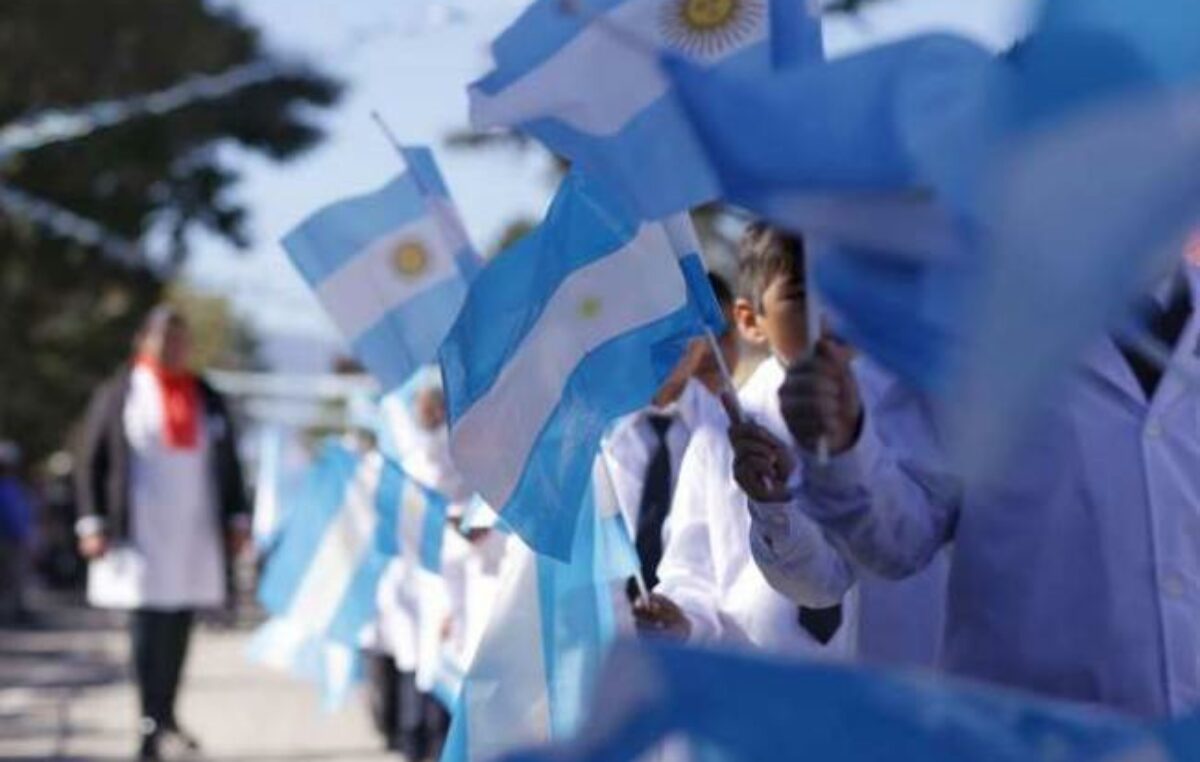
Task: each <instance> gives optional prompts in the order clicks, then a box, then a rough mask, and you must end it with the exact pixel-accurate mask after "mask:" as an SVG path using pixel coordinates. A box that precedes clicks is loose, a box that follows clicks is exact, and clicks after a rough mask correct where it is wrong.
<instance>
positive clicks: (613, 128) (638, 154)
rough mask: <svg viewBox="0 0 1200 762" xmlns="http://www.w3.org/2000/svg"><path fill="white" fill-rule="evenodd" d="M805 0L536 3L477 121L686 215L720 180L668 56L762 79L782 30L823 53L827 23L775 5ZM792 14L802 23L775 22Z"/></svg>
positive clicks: (502, 58) (715, 191)
mask: <svg viewBox="0 0 1200 762" xmlns="http://www.w3.org/2000/svg"><path fill="white" fill-rule="evenodd" d="M801 2H802V0H574V1H573V2H570V3H568V2H564V1H563V0H537V2H534V3H533V5H532V6H530V8H529V9H528V10H527V11H526V12H525V13H524V14H522V15H521V17H520V18H519V19H517V21H516V22H515V23H514V24H513V25H512V26H511V27H510V28H509V29H507V30H506V31H505V32H504V33H503V34H502V35H501V36H500V37H499V38H498V39H496V41H495V42H494V43H493V45H492V54H493V58H494V59H495V69H494V70H493V71H491V72H490V73H489V74H488V75H487V76H485V77H484V78H483V79H481V80H479V81H478V82H476V83H475V84H474V85H472V87H471V89H470V96H471V122H472V124H473V125H474V126H475V127H476V128H486V127H515V128H518V129H521V130H523V131H525V132H528V133H529V134H531V135H533V136H534V137H535V138H537V139H538V140H540V141H541V142H542V143H544V144H545V145H546V146H547V147H548V148H550V150H552V151H554V152H555V153H558V154H561V155H562V156H564V157H566V158H568V159H570V161H571V162H572V164H573V165H574V166H576V167H578V168H580V169H582V170H583V171H585V172H587V173H588V174H590V175H592V176H594V177H595V178H596V179H597V180H599V181H601V182H604V183H605V184H607V185H609V187H611V188H613V189H615V190H617V191H619V192H621V193H623V194H625V196H626V198H627V199H628V200H630V202H631V203H633V204H634V206H635V207H636V208H637V210H638V212H639V213H640V214H641V215H642V216H643V217H644V218H645V219H659V218H662V217H665V216H667V215H669V214H672V213H675V212H680V211H684V210H686V209H688V208H690V207H693V206H696V205H697V204H700V203H703V202H706V201H711V200H713V199H715V198H717V197H718V196H719V195H720V186H719V184H718V181H717V177H716V175H715V174H714V173H713V172H712V170H711V169H710V168H709V166H708V162H707V160H706V158H705V152H704V149H703V147H702V146H701V145H700V143H699V142H698V141H697V139H696V137H695V136H694V135H693V133H692V129H691V127H690V125H689V124H688V121H687V119H686V117H685V116H684V114H683V112H682V111H681V110H680V108H679V106H678V104H677V103H676V102H675V100H674V97H673V95H672V92H671V86H670V84H669V82H668V80H667V78H666V77H665V76H664V75H663V73H662V71H661V70H660V68H659V58H660V56H675V57H680V58H684V59H686V60H689V61H692V62H695V63H696V64H698V65H700V66H703V67H705V68H710V67H711V68H715V69H720V70H722V71H730V72H739V73H743V74H746V75H747V76H755V75H761V74H762V73H764V72H767V71H770V69H771V66H772V50H771V38H772V34H773V33H777V34H782V35H785V37H786V41H787V43H788V45H789V46H801V47H803V48H804V49H805V50H806V51H808V55H809V56H810V57H811V59H812V60H818V59H819V58H820V55H821V32H820V25H819V23H818V21H817V20H816V19H814V18H812V17H811V16H810V15H809V14H807V13H779V12H777V10H776V9H775V8H774V7H773V6H774V5H777V4H780V3H783V4H787V3H794V4H795V5H797V6H799V5H801ZM785 19H786V20H787V23H788V24H790V25H793V26H798V28H786V29H773V27H775V26H777V25H782V24H783V23H784V20H785ZM801 57H803V56H801Z"/></svg>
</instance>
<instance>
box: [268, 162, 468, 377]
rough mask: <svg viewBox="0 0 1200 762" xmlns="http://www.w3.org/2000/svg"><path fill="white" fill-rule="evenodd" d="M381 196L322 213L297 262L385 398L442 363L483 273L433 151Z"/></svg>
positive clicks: (292, 237)
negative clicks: (471, 288) (445, 345)
mask: <svg viewBox="0 0 1200 762" xmlns="http://www.w3.org/2000/svg"><path fill="white" fill-rule="evenodd" d="M401 153H402V155H403V157H404V161H405V162H406V164H407V166H408V171H407V172H405V173H404V174H403V175H400V176H399V177H397V178H396V179H394V180H392V181H391V182H389V183H388V184H387V185H385V186H383V187H382V188H380V189H379V190H377V191H375V192H373V193H369V194H366V195H364V196H358V197H355V198H349V199H346V200H343V201H339V202H338V203H336V204H333V205H331V206H327V207H325V208H324V209H322V210H320V211H318V212H316V213H315V214H313V215H312V216H310V217H309V218H308V219H306V220H305V221H304V222H303V223H301V224H300V225H299V226H298V227H297V228H296V229H295V230H293V231H292V232H290V233H288V235H287V236H286V237H285V238H284V239H283V246H284V248H285V249H287V252H288V256H289V257H290V258H291V260H292V263H293V264H294V265H295V266H296V269H297V270H299V271H300V274H301V275H302V276H303V277H304V280H305V281H306V282H307V283H308V284H309V286H311V287H312V289H313V291H315V292H316V295H317V298H318V299H319V300H320V301H321V304H322V305H324V307H325V310H326V311H327V312H328V313H329V316H330V317H331V318H332V319H333V322H334V323H335V324H336V325H337V327H338V328H339V329H340V330H341V332H342V334H343V335H344V336H345V337H346V340H347V341H349V342H350V346H351V348H352V350H353V352H354V355H355V357H357V358H358V359H359V360H360V361H361V362H362V364H363V365H364V366H366V368H367V370H369V371H370V372H371V374H372V375H373V376H375V378H376V380H378V381H379V383H380V385H381V386H382V387H383V388H384V390H385V391H386V390H390V389H393V388H395V387H397V386H399V385H400V384H402V383H403V382H404V380H405V379H406V378H408V377H409V376H410V375H411V374H412V373H413V372H415V371H416V370H417V369H418V368H419V367H420V366H421V365H422V364H423V363H427V362H429V361H430V360H432V359H433V357H434V355H435V354H436V353H437V348H438V345H439V344H441V342H442V339H443V338H444V337H445V335H446V330H447V329H448V328H449V327H450V324H451V323H453V322H454V316H455V315H456V314H457V313H458V308H459V306H460V305H461V304H462V300H463V297H464V295H465V294H466V291H467V284H468V283H469V282H470V280H471V278H472V277H473V276H474V274H475V272H476V271H477V270H478V268H479V257H478V255H477V254H476V253H475V251H474V249H473V248H472V247H471V244H470V242H469V241H468V239H467V235H466V232H465V231H464V229H463V227H462V224H461V222H460V220H459V217H458V212H457V211H456V210H455V208H454V205H453V202H451V200H450V194H449V192H448V191H447V189H446V185H445V183H443V182H442V176H441V174H440V173H439V172H438V169H437V165H436V164H435V163H434V160H433V154H432V153H430V151H429V149H427V148H403V149H401Z"/></svg>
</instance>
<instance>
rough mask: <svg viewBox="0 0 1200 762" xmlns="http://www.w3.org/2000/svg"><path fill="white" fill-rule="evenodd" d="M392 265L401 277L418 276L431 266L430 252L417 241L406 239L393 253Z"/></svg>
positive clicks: (410, 277)
mask: <svg viewBox="0 0 1200 762" xmlns="http://www.w3.org/2000/svg"><path fill="white" fill-rule="evenodd" d="M392 267H393V268H395V270H396V273H397V274H399V275H400V277H401V278H406V279H412V278H416V277H418V276H420V275H421V273H423V272H425V270H426V268H427V267H429V253H428V252H427V251H425V247H424V246H422V245H421V244H419V243H417V242H416V241H405V242H404V243H402V244H400V245H399V246H397V247H396V249H395V252H394V253H393V254H392Z"/></svg>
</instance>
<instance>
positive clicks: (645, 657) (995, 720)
mask: <svg viewBox="0 0 1200 762" xmlns="http://www.w3.org/2000/svg"><path fill="white" fill-rule="evenodd" d="M602 675H603V678H602V682H601V685H600V689H599V691H598V692H597V694H596V697H595V701H594V703H593V704H592V706H591V707H590V712H589V715H588V717H589V722H588V726H587V727H586V728H585V729H584V731H583V732H582V733H581V734H580V735H579V736H578V737H577V739H576V740H575V741H574V742H573V743H570V744H569V745H567V744H561V745H558V746H556V747H550V748H546V749H542V750H535V751H529V752H525V753H514V754H510V755H507V756H504V757H501V758H500V759H501V760H503V762H550V760H559V759H567V758H569V759H571V760H575V761H576V762H632V761H633V760H635V759H644V758H646V757H645V756H644V755H645V754H646V753H647V752H648V751H650V750H651V749H653V748H655V745H656V744H658V743H660V742H662V741H663V740H665V739H666V738H667V736H668V735H672V736H675V737H678V736H679V735H682V736H684V737H686V738H688V739H689V740H693V741H700V742H702V743H704V744H705V745H706V746H708V747H711V748H713V749H714V750H715V752H716V753H717V754H718V758H720V759H726V760H731V761H732V760H736V762H776V760H780V759H788V758H798V759H800V758H802V759H812V760H839V761H840V762H868V761H870V762H876V761H877V760H893V759H894V760H922V762H961V760H973V761H975V762H1028V761H1029V760H1039V759H1054V760H1059V761H1060V762H1093V761H1094V760H1113V761H1114V762H1115V760H1126V759H1127V760H1134V759H1139V760H1140V759H1145V760H1159V761H1161V762H1170V761H1171V760H1179V761H1180V762H1182V760H1185V759H1192V758H1193V756H1191V755H1194V753H1195V751H1196V749H1195V747H1191V748H1190V749H1186V750H1185V749H1182V748H1180V750H1179V756H1172V755H1171V754H1170V753H1169V751H1168V750H1169V749H1172V748H1177V747H1180V746H1182V745H1183V744H1187V743H1188V730H1189V728H1187V727H1186V726H1187V725H1188V723H1187V722H1184V723H1176V724H1175V725H1173V726H1170V727H1168V729H1167V731H1166V732H1164V731H1162V730H1160V729H1158V728H1155V727H1153V726H1151V725H1148V724H1144V723H1142V722H1139V721H1138V720H1136V719H1131V718H1129V717H1127V716H1124V715H1119V714H1116V713H1109V712H1106V711H1103V710H1100V709H1093V708H1089V707H1086V706H1081V705H1079V704H1073V703H1067V702H1053V701H1048V700H1038V699H1035V698H1030V697H1028V696H1027V695H1025V694H1021V693H1015V692H1009V691H1005V690H1002V689H998V688H990V687H985V686H977V685H972V684H968V683H958V682H955V681H948V680H946V679H945V678H942V677H936V676H921V675H901V674H894V673H887V672H884V671H881V670H871V669H867V668H863V667H850V666H843V665H831V664H822V663H819V662H811V663H805V662H800V661H790V660H780V659H775V658H771V657H768V656H764V655H761V654H758V655H756V654H737V653H733V652H729V653H721V652H718V651H707V650H701V649H695V648H685V647H681V646H677V645H672V644H668V643H666V642H663V641H652V640H643V641H640V642H633V641H630V642H622V643H619V644H618V645H617V646H616V647H615V648H614V649H613V651H612V656H611V657H610V658H609V659H608V660H607V661H606V663H605V664H604V668H603V671H602ZM631 681H632V682H634V683H635V684H636V686H637V688H636V689H631V687H630V684H631ZM1193 723H1194V721H1193Z"/></svg>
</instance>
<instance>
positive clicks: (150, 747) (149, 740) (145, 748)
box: [137, 730, 162, 760]
mask: <svg viewBox="0 0 1200 762" xmlns="http://www.w3.org/2000/svg"><path fill="white" fill-rule="evenodd" d="M161 737H162V734H161V733H160V732H159V731H158V730H151V731H150V732H148V733H142V743H141V745H139V746H138V753H137V758H138V759H139V760H147V759H151V760H157V759H162V754H161V753H159V750H158V742H159V739H160V738H161Z"/></svg>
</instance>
